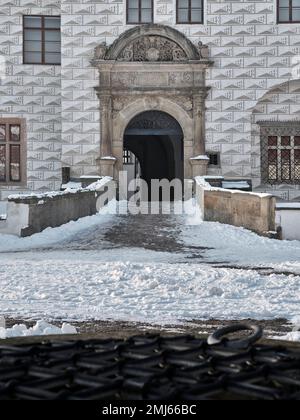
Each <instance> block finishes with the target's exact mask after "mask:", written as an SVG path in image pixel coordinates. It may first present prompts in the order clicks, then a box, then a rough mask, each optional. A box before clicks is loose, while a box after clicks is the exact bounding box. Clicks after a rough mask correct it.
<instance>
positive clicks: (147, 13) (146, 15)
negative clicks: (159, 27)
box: [141, 9, 152, 23]
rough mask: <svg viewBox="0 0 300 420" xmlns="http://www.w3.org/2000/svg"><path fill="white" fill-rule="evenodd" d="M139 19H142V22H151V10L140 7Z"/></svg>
mask: <svg viewBox="0 0 300 420" xmlns="http://www.w3.org/2000/svg"><path fill="white" fill-rule="evenodd" d="M141 20H142V23H151V22H152V10H151V9H142V12H141Z"/></svg>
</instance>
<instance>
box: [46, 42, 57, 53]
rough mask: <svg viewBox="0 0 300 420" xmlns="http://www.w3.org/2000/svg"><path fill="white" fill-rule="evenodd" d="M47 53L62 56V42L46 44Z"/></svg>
mask: <svg viewBox="0 0 300 420" xmlns="http://www.w3.org/2000/svg"><path fill="white" fill-rule="evenodd" d="M45 51H46V53H48V52H55V53H59V54H60V42H46V43H45Z"/></svg>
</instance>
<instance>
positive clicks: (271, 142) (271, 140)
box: [268, 136, 278, 146]
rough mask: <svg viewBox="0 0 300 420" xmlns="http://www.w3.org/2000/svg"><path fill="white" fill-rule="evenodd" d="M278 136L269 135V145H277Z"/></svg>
mask: <svg viewBox="0 0 300 420" xmlns="http://www.w3.org/2000/svg"><path fill="white" fill-rule="evenodd" d="M277 139H278V138H277V137H276V136H269V137H268V145H269V146H277V142H278V140H277Z"/></svg>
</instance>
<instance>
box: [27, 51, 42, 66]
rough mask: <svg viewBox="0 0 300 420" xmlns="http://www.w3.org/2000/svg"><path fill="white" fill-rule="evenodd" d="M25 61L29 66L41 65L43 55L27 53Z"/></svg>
mask: <svg viewBox="0 0 300 420" xmlns="http://www.w3.org/2000/svg"><path fill="white" fill-rule="evenodd" d="M24 61H25V63H27V64H40V63H41V62H42V54H41V53H35V52H25V54H24Z"/></svg>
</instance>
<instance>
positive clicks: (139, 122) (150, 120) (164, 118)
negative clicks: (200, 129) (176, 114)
mask: <svg viewBox="0 0 300 420" xmlns="http://www.w3.org/2000/svg"><path fill="white" fill-rule="evenodd" d="M128 129H163V130H164V129H172V130H174V131H176V132H178V134H181V133H182V129H181V127H180V125H179V123H178V122H177V121H176V120H175V119H174V118H173V117H171V116H170V115H169V114H167V113H165V112H161V111H145V112H142V114H141V115H137V116H136V117H135V118H133V120H131V122H130V124H129V125H128Z"/></svg>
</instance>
